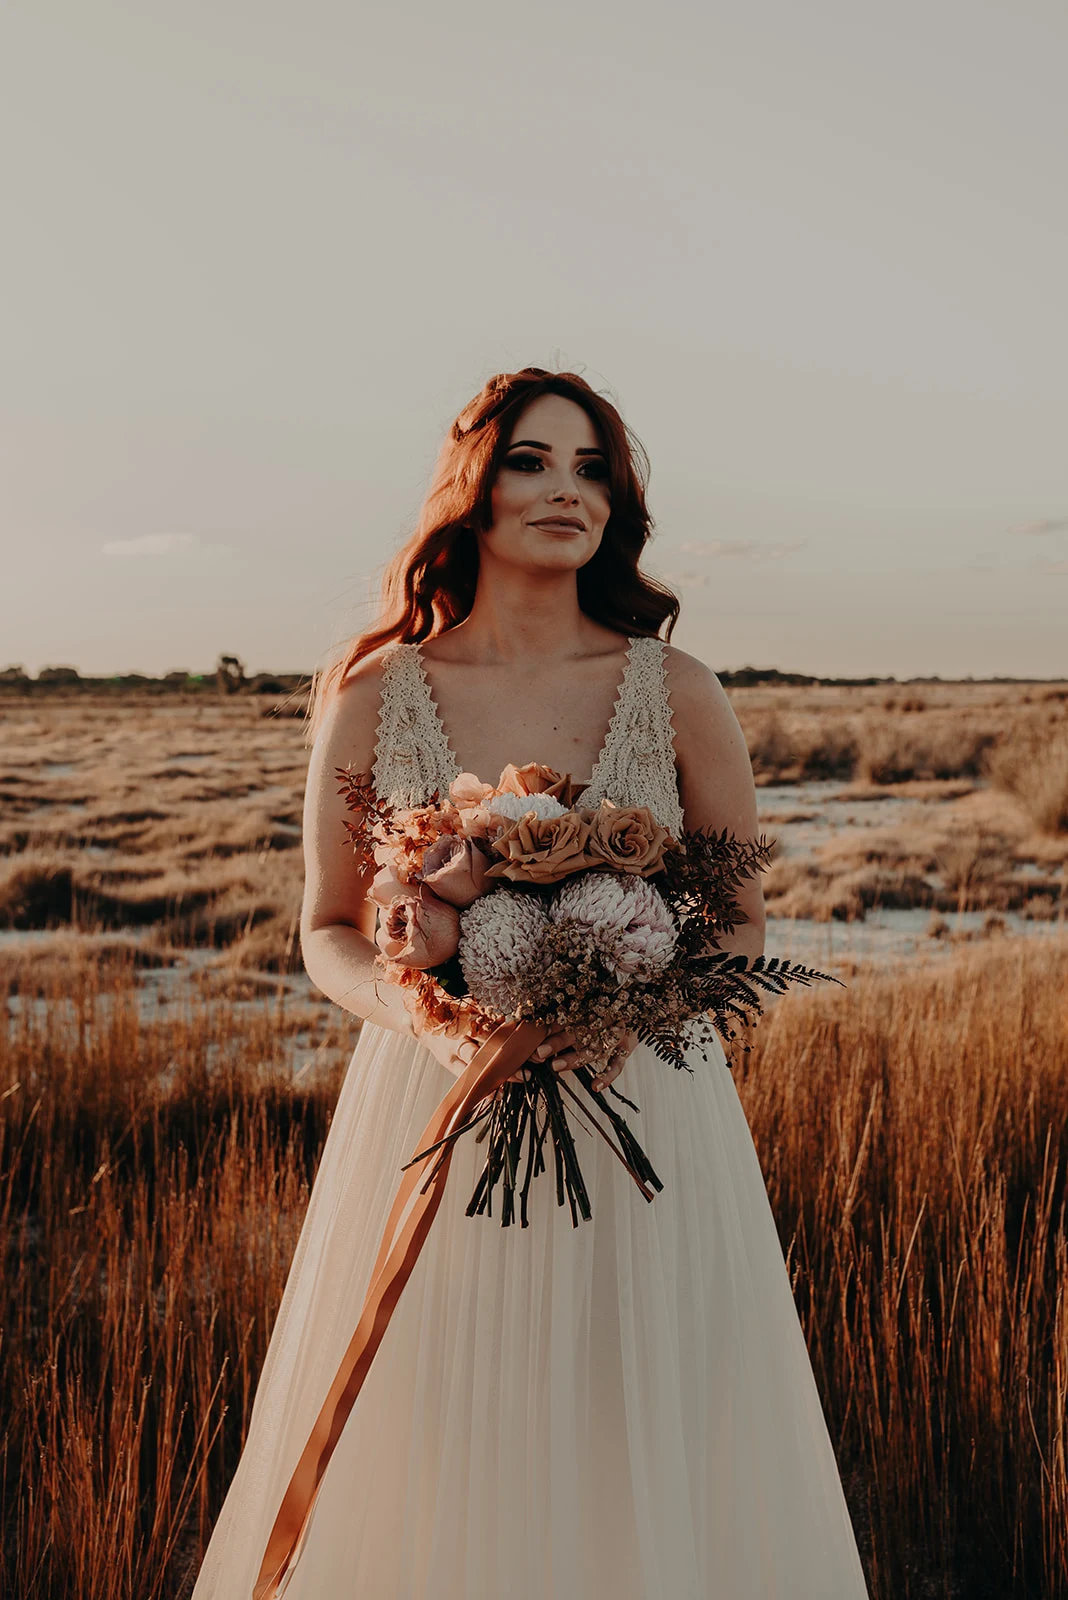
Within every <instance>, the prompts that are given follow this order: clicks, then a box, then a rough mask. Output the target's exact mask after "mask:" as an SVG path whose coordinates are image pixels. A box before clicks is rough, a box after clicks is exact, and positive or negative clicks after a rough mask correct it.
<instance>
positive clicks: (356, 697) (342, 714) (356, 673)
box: [319, 641, 394, 754]
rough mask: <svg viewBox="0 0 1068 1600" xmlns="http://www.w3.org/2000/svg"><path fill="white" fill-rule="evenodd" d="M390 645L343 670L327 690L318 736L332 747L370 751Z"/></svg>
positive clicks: (391, 648)
mask: <svg viewBox="0 0 1068 1600" xmlns="http://www.w3.org/2000/svg"><path fill="white" fill-rule="evenodd" d="M393 648H394V644H393V642H392V641H391V642H390V643H387V644H384V645H379V646H378V648H377V649H375V650H371V651H369V652H368V654H367V655H365V656H361V657H360V659H359V661H355V662H353V664H352V665H351V666H350V667H348V668H347V669H346V671H345V673H344V675H343V677H342V678H341V681H340V682H339V683H338V684H337V685H336V687H335V688H334V689H333V690H332V691H331V692H330V696H329V699H328V701H327V704H326V707H325V710H324V712H323V717H322V724H321V730H320V735H319V736H320V738H321V739H324V740H325V741H326V742H327V743H328V744H329V745H331V746H332V747H335V748H338V747H347V748H353V749H357V750H360V751H361V752H362V753H364V754H373V750H374V743H375V739H376V737H377V731H378V723H379V718H380V715H381V708H382V687H383V681H384V678H385V672H386V663H387V660H388V658H389V656H390V655H391V653H392V651H393Z"/></svg>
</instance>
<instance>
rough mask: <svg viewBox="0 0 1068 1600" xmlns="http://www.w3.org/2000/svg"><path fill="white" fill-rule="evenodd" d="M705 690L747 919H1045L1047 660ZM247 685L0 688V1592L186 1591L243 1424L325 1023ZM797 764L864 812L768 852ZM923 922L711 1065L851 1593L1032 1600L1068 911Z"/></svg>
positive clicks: (1061, 1470)
mask: <svg viewBox="0 0 1068 1600" xmlns="http://www.w3.org/2000/svg"><path fill="white" fill-rule="evenodd" d="M732 692H733V696H734V700H735V705H736V707H737V709H738V711H739V714H740V716H741V719H742V722H743V725H744V727H745V729H746V733H747V737H748V739H749V741H750V745H751V749H752V752H753V759H754V766H755V769H756V771H757V775H758V780H759V781H760V782H761V784H762V785H763V786H764V787H765V789H766V790H767V789H769V788H773V799H774V804H773V806H772V808H771V810H770V812H769V813H768V814H767V815H768V821H769V825H770V831H773V832H774V831H776V829H778V830H779V831H780V832H781V836H782V838H783V840H784V848H783V850H782V852H781V854H780V857H779V859H778V860H777V861H776V863H775V865H774V867H773V870H772V874H771V881H770V884H769V891H770V895H769V898H770V902H771V908H772V911H773V913H775V912H778V913H779V914H780V915H786V916H811V917H835V918H837V917H846V918H848V917H853V916H855V917H863V916H865V915H866V914H867V913H868V912H869V911H870V909H871V908H872V906H875V905H880V904H881V905H886V904H902V903H907V904H909V905H911V906H925V907H929V908H930V910H931V914H932V916H933V917H935V918H938V917H942V916H943V914H944V917H948V918H950V920H952V919H951V913H952V912H953V911H954V910H956V909H960V908H961V907H964V908H971V909H975V908H980V909H985V910H987V911H989V913H990V915H991V917H996V916H997V915H999V913H1000V912H1006V913H1007V912H1010V911H1015V912H1016V913H1017V914H1018V915H1019V916H1021V917H1022V916H1027V915H1030V916H1031V918H1032V920H1033V921H1034V923H1035V925H1038V923H1039V922H1041V924H1042V926H1044V927H1048V926H1050V925H1051V924H1052V923H1055V922H1056V921H1057V920H1059V919H1060V917H1061V916H1062V908H1063V904H1064V882H1065V862H1066V858H1068V834H1066V831H1065V829H1066V824H1065V820H1064V814H1063V802H1064V788H1063V783H1064V774H1065V770H1066V766H1068V763H1065V762H1064V759H1063V750H1064V747H1065V746H1064V741H1065V738H1066V734H1068V714H1066V708H1068V700H1066V698H1065V692H1062V691H1061V690H1060V689H1059V687H1056V686H1053V687H1050V686H1044V687H1043V686H1036V687H1034V688H1033V689H1031V690H1023V689H1021V688H1019V687H1016V688H1010V687H1006V686H987V685H976V686H960V685H941V686H937V685H935V686H924V687H923V688H922V689H920V690H918V689H916V688H915V687H911V688H910V689H909V690H908V691H907V692H906V691H905V690H904V689H902V690H897V691H892V692H888V691H887V689H886V687H885V686H882V687H878V688H875V687H873V688H870V689H852V690H848V691H846V690H831V689H828V690H826V691H823V690H814V689H803V690H801V689H776V690H768V689H761V688H759V687H756V688H751V689H737V690H734V691H732ZM917 702H922V703H917ZM273 707H274V702H273V701H272V700H271V699H270V697H266V700H265V699H264V697H260V698H254V697H252V696H247V697H246V696H242V695H232V696H219V697H214V696H212V695H208V694H201V695H199V696H197V697H195V698H194V697H192V696H190V697H188V698H184V697H182V696H181V695H178V694H176V695H174V696H173V697H167V698H165V699H164V698H161V697H156V698H155V699H151V700H150V699H149V698H148V697H144V696H140V695H138V694H136V693H131V694H129V695H122V696H112V697H109V698H108V699H107V700H106V701H105V700H103V699H102V698H101V699H94V698H93V697H92V696H88V695H85V694H80V695H78V696H77V697H75V696H73V695H72V696H70V697H66V698H65V697H64V696H63V695H61V694H57V695H55V696H52V697H50V698H49V699H48V700H47V701H44V700H42V699H39V698H32V697H29V696H26V697H21V696H14V695H12V696H4V698H3V700H2V701H0V741H2V748H3V757H2V759H0V991H2V992H3V993H4V995H5V998H6V1008H7V1009H6V1018H5V1025H4V1027H3V1029H0V1248H2V1249H3V1253H4V1254H3V1260H4V1272H3V1277H2V1280H0V1505H2V1510H0V1521H2V1526H0V1592H2V1593H3V1594H5V1595H8V1594H10V1595H11V1596H13V1597H18V1600H52V1597H55V1596H59V1595H68V1594H69V1595H77V1596H78V1597H79V1600H179V1597H182V1596H187V1595H188V1593H189V1589H190V1587H191V1584H192V1579H193V1575H194V1573H195V1570H196V1566H197V1563H198V1560H199V1556H200V1553H201V1551H202V1549H203V1546H204V1543H205V1541H206V1539H207V1536H208V1534H209V1532H210V1528H211V1526H212V1522H213V1519H214V1517H215V1515H216V1514H217V1512H218V1508H219V1505H220V1504H221V1500H222V1496H223V1494H224V1492H225V1488H226V1485H227V1483H228V1481H229V1478H230V1475H231V1474H232V1471H233V1469H234V1466H235V1463H236V1461H237V1458H238V1455H239V1453H240V1448H241V1443H242V1440H243V1437H244V1432H245V1429H246V1427H247V1421H248V1415H249V1409H250V1406H251V1400H252V1396H253V1393H254V1390H255V1384H256V1379H257V1375H258V1372H259V1369H260V1365H261V1362H262V1359H263V1354H264V1351H265V1349H266V1344H267V1339H268V1336H269V1332H270V1327H271V1322H272V1318H273V1316H274V1312H275V1309H276V1307H277V1304H278V1299H279V1296H280V1294H281V1291H282V1286H283V1284H284V1281H285V1276H286V1272H287V1270H288V1265H289V1259H290V1255H291V1252H292V1248H293V1245H294V1243H295V1239H296V1235H297V1232H298V1230H299V1227H300V1223H301V1219H302V1216H303V1212H304V1207H305V1204H306V1201H307V1195H308V1192H309V1187H310V1184H311V1182H312V1181H313V1179H314V1174H315V1171H316V1167H317V1163H318V1160H319V1156H320V1153H321V1150H322V1145H323V1141H324V1139H325V1136H326V1133H327V1130H328V1127H329V1122H330V1116H331V1111H332V1107H333V1105H334V1102H335V1100H336V1095H337V1090H338V1086H339V1083H340V1077H341V1073H342V1072H343V1069H344V1061H345V1059H346V1057H347V1054H348V1052H349V1051H350V1050H351V1048H352V1045H353V1043H354V1039H355V1033H356V1029H355V1025H354V1023H353V1022H352V1019H350V1018H348V1017H346V1016H344V1015H343V1014H341V1013H339V1012H338V1011H336V1010H335V1009H334V1008H332V1007H330V1006H328V1005H326V1004H325V1003H324V1002H322V1000H321V999H320V998H319V997H318V996H317V995H316V994H315V993H314V991H312V990H311V988H310V985H309V984H308V983H307V980H306V979H305V978H304V977H303V975H302V974H301V973H300V970H299V951H298V948H297V940H296V914H297V908H298V904H299V892H300V858H299V848H298V845H299V814H300V795H301V789H302V785H303V772H304V763H305V759H306V752H305V750H304V746H303V729H302V726H301V723H300V721H299V719H294V718H292V717H287V716H278V715H271V714H267V715H264V714H263V713H264V712H265V711H266V712H267V713H270V712H271V711H272V710H273ZM953 741H956V742H955V743H954V742H953ZM846 748H848V749H849V750H851V751H852V754H851V755H850V756H849V760H848V763H847V761H846V756H845V755H844V754H842V751H843V749H846ZM819 751H822V752H823V754H822V755H817V752H819ZM835 751H837V752H838V753H837V754H835ZM879 752H882V754H881V755H880V754H879ZM832 759H833V761H836V762H839V763H840V766H839V768H838V769H837V770H835V771H830V770H828V766H827V765H825V766H824V767H822V768H820V767H819V762H821V761H822V762H824V763H828V764H830V763H831V762H832ZM883 761H885V763H886V764H883V765H880V762H883ZM951 769H952V770H951ZM821 782H822V783H824V784H827V785H830V787H829V788H827V789H821V790H820V797H824V796H827V795H830V796H832V797H833V796H840V795H843V794H852V795H854V796H865V795H866V796H871V797H873V806H874V800H875V799H877V800H879V801H882V802H886V801H894V802H895V804H896V802H897V801H900V802H901V805H900V807H899V808H898V809H897V810H895V811H894V813H893V816H892V818H891V820H889V821H887V823H886V825H885V826H883V825H881V824H880V825H879V826H876V827H864V828H861V827H857V828H853V829H845V830H841V829H837V828H830V829H827V830H826V831H825V836H823V835H821V836H820V837H819V839H818V841H817V843H816V844H815V845H814V846H812V847H810V846H809V845H808V844H805V845H804V847H800V846H798V847H796V848H795V846H794V844H793V843H792V842H791V841H792V840H794V839H804V838H805V837H807V836H806V835H805V833H804V830H805V828H806V826H808V824H806V822H805V821H804V820H803V819H804V818H805V817H806V815H809V814H810V813H811V811H812V810H813V809H814V808H818V806H819V805H820V804H822V803H824V802H823V799H822V798H820V797H816V798H814V791H813V789H812V787H811V786H812V785H813V784H814V783H821ZM787 786H789V788H787ZM791 795H794V796H796V799H793V800H792V799H791V798H790V797H791ZM1050 796H1052V797H1053V798H1052V800H1051V799H1050ZM1058 796H1059V797H1060V798H1059V799H1058ZM857 806H858V807H859V809H860V810H861V811H862V812H863V811H864V810H865V802H864V801H863V800H862V799H861V800H857ZM868 809H869V810H870V809H873V807H868ZM799 818H800V819H802V820H798V819H799ZM791 830H793V831H791ZM813 868H814V869H815V873H813V871H812V870H811V869H813ZM895 893H896V894H897V895H898V896H899V899H898V900H897V901H894V900H892V899H891V898H890V897H891V895H893V894H895ZM949 942H951V941H947V940H942V941H939V942H937V943H936V942H935V941H931V949H932V953H933V952H934V951H935V949H937V951H938V953H939V960H938V961H934V960H931V961H922V960H921V961H916V962H913V963H910V964H908V965H902V966H899V967H896V968H894V969H893V970H890V971H879V970H876V969H875V968H861V969H860V970H859V971H857V972H855V973H854V974H853V976H852V978H851V980H850V983H849V986H848V988H847V989H846V990H844V991H839V990H831V989H829V988H828V989H817V990H814V991H811V992H806V993H805V994H799V995H792V996H788V997H787V998H785V999H784V1000H782V1001H780V1002H778V1003H777V1004H776V1005H775V1006H774V1007H773V1009H772V1011H771V1013H770V1015H769V1017H768V1018H767V1019H766V1021H765V1022H764V1024H763V1025H762V1026H761V1028H760V1029H759V1030H757V1032H756V1034H755V1036H754V1039H753V1048H752V1051H751V1053H750V1054H749V1055H739V1056H738V1058H737V1062H736V1066H735V1081H736V1083H737V1085H738V1089H739V1093H740V1095H741V1098H742V1102H743V1105H744V1107H745V1110H746V1114H747V1116H748V1118H749V1122H750V1126H751V1128H752V1130H753V1135H754V1139H755V1142H756V1146H757V1151H758V1154H759V1156H760V1159H761V1164H762V1167H763V1170H764V1174H765V1177H766V1180H767V1184H768V1192H769V1195H770V1198H771V1202H772V1207H773V1211H774V1214H775V1217H776V1221H777V1224H778V1228H779V1232H780V1237H781V1239H782V1243H783V1249H784V1252H785V1254H786V1257H787V1263H788V1267H789V1270H790V1274H791V1278H792V1281H793V1285H794V1293H795V1298H796V1301H797V1305H798V1309H799V1313H800V1315H801V1319H802V1324H803V1326H804V1329H805V1333H806V1337H807V1340H808V1345H809V1349H810V1352H811V1355H812V1360H813V1364H814V1369H815V1372H816V1376H817V1381H818V1383H819V1387H820V1392H821V1395H822V1397H823V1401H824V1406H825V1409H826V1412H827V1415H828V1419H829V1422H830V1425H831V1432H832V1437H833V1439H834V1442H835V1446H836V1450H837V1452H838V1459H839V1464H840V1467H841V1470H842V1474H843V1481H844V1483H845V1486H846V1492H847V1497H848V1499H849V1503H850V1507H851V1511H852V1514H853V1517H854V1522H855V1526H856V1528H857V1532H858V1538H859V1541H860V1544H861V1549H862V1554H863V1557H864V1562H865V1567H866V1570H867V1573H868V1576H869V1583H870V1587H871V1592H872V1596H873V1600H921V1597H923V1600H926V1597H934V1596H937V1597H940V1600H941V1597H948V1600H988V1597H989V1600H994V1597H996V1600H1010V1597H1013V1600H1015V1597H1020V1600H1068V1301H1066V1298H1065V1284H1066V1283H1068V1218H1066V1210H1065V1204H1066V1183H1065V1173H1066V1168H1068V1074H1066V1067H1068V1061H1066V1056H1068V936H1066V935H1064V934H1061V935H1059V936H1058V935H1056V934H1055V933H1054V934H1053V936H1051V937H1049V938H1046V939H1042V940H1037V939H1027V938H1017V937H1010V936H1008V935H1007V934H1003V936H1002V937H1001V938H999V939H997V940H994V941H986V942H981V943H975V944H972V945H962V946H961V947H960V948H957V949H954V950H951V951H950V952H949V953H948V954H946V944H947V943H949ZM665 1071H670V1069H669V1068H665ZM668 1089H669V1092H670V1086H668ZM474 1225H475V1224H474V1223H473V1224H472V1226H474Z"/></svg>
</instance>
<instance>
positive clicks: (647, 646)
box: [582, 637, 683, 838]
mask: <svg viewBox="0 0 1068 1600" xmlns="http://www.w3.org/2000/svg"><path fill="white" fill-rule="evenodd" d="M666 653H667V646H666V644H665V643H664V641H663V639H655V638H647V637H637V638H635V639H633V640H632V643H631V650H630V657H629V660H628V664H627V671H626V674H625V676H624V679H623V683H622V685H621V688H620V694H619V699H618V700H617V702H616V710H615V714H614V716H613V718H612V725H611V727H610V729H609V732H608V738H607V740H606V741H605V747H604V750H603V752H602V754H601V759H600V761H599V762H598V763H597V770H596V772H595V774H594V782H593V783H591V784H590V787H589V788H588V789H587V790H585V791H584V793H583V796H582V800H583V804H584V805H598V804H599V803H600V801H601V800H602V799H603V798H604V797H605V796H607V797H608V799H610V800H614V801H615V802H616V804H617V805H644V806H648V807H649V809H650V811H651V812H652V813H653V815H654V816H655V817H656V819H657V821H658V822H660V823H661V824H662V825H663V826H664V827H665V828H667V829H668V831H669V832H670V833H673V834H674V835H675V836H676V838H677V837H678V835H679V834H680V833H681V831H682V826H683V816H682V804H681V801H680V799H679V785H678V775H677V772H676V768H675V743H674V734H675V730H674V728H673V726H672V722H671V701H670V698H669V694H668V681H667V669H666V663H665V656H666Z"/></svg>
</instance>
